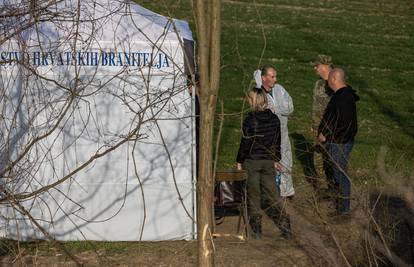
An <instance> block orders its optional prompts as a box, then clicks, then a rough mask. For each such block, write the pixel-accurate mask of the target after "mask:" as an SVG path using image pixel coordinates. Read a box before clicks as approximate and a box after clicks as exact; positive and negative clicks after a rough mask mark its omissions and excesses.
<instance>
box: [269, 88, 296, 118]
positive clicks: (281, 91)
mask: <svg viewBox="0 0 414 267" xmlns="http://www.w3.org/2000/svg"><path fill="white" fill-rule="evenodd" d="M273 97H274V99H275V102H276V105H275V108H276V112H275V113H276V114H278V115H282V116H289V115H290V114H291V113H292V112H293V100H292V98H291V97H290V95H289V93H288V92H287V91H286V90H285V88H283V86H281V85H280V84H277V85H276V86H275V87H274V88H273Z"/></svg>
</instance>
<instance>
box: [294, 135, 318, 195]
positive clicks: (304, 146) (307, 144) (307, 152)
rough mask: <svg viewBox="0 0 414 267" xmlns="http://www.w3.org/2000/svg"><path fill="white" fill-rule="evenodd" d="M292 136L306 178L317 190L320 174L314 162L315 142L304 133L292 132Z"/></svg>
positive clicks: (296, 154)
mask: <svg viewBox="0 0 414 267" xmlns="http://www.w3.org/2000/svg"><path fill="white" fill-rule="evenodd" d="M290 137H291V138H292V139H293V146H294V151H295V156H296V158H297V160H298V161H299V162H300V164H301V167H302V170H303V173H304V174H305V177H306V180H307V181H308V182H309V183H310V184H311V185H312V187H313V188H314V189H315V190H316V189H318V185H317V180H318V174H317V172H316V168H315V162H314V150H313V142H312V141H310V140H306V138H305V136H304V135H303V134H299V133H292V134H291V135H290Z"/></svg>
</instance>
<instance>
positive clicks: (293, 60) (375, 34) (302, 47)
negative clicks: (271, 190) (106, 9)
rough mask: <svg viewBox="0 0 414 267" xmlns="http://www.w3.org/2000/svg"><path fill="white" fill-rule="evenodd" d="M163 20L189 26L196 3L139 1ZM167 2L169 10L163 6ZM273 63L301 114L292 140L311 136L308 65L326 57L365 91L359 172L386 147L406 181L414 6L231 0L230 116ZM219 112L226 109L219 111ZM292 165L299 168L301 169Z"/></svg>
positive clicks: (224, 96) (226, 83)
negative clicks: (261, 69) (256, 74)
mask: <svg viewBox="0 0 414 267" xmlns="http://www.w3.org/2000/svg"><path fill="white" fill-rule="evenodd" d="M136 2H138V3H140V4H142V5H143V6H145V7H147V8H150V9H152V10H154V11H157V12H159V13H161V14H171V15H172V16H174V17H176V18H180V19H185V20H187V21H189V22H190V25H191V27H192V29H193V32H194V33H195V30H194V29H195V27H194V23H193V21H194V20H193V14H192V11H191V5H190V2H189V1H169V0H166V1H143V0H138V1H136ZM160 3H166V4H160ZM262 30H263V32H264V35H265V37H266V49H265V52H264V57H263V59H262V61H261V63H262V64H265V63H266V64H267V63H269V64H273V65H275V66H276V68H277V70H278V78H279V82H280V83H281V84H282V85H284V87H285V88H286V89H287V90H288V91H289V93H290V94H291V96H292V98H293V101H294V104H295V112H294V114H293V115H292V117H291V118H290V122H289V129H290V133H291V134H294V133H295V134H300V135H303V136H304V137H305V138H306V139H307V140H309V141H310V140H311V138H312V136H311V133H310V131H309V128H310V112H311V101H312V100H311V92H312V88H313V84H314V82H315V80H316V79H317V77H316V76H315V74H314V73H313V70H312V68H311V66H310V65H309V62H310V61H311V60H312V59H313V58H315V57H316V55H317V54H321V53H323V54H329V55H331V56H332V57H333V60H334V63H335V65H337V66H340V67H343V68H344V69H345V71H346V72H347V75H348V77H349V79H348V82H349V84H350V85H351V86H353V88H354V89H356V90H357V91H358V94H359V95H360V97H361V101H360V102H359V103H358V115H359V133H358V136H357V140H356V144H355V147H354V150H353V152H352V156H351V163H350V165H351V166H352V168H353V169H357V170H364V171H365V172H370V171H371V172H372V173H373V176H375V174H374V172H373V169H374V168H375V162H376V158H377V153H378V150H379V148H380V146H382V145H385V146H387V147H388V148H389V153H388V155H387V165H388V166H390V167H397V168H398V169H399V170H405V171H407V172H409V171H412V170H413V165H414V164H413V158H414V122H413V118H414V93H413V88H414V2H412V1H411V0H396V1H390V0H388V1H370V0H361V1H339V0H338V1H315V0H284V1H277V0H256V1H251V0H243V1H240V0H234V1H222V43H221V45H222V46H221V47H222V65H223V67H222V72H221V89H220V99H221V100H223V101H224V103H225V112H226V113H237V112H240V111H241V105H242V103H243V95H244V92H245V90H246V89H247V88H248V86H249V84H250V82H251V78H252V77H251V76H252V72H253V70H254V69H255V68H256V67H257V66H258V64H259V61H260V55H261V52H262V49H263V47H264V45H265V39H264V38H263V35H262ZM218 110H219V109H218ZM239 138H240V116H237V115H231V116H226V118H225V123H224V131H223V135H222V139H221V146H220V154H219V162H218V166H219V168H231V167H233V166H234V161H235V155H236V153H237V149H238V143H239ZM298 165H299V163H298V162H297V161H296V162H295V168H296V169H297V170H299V169H300V166H298Z"/></svg>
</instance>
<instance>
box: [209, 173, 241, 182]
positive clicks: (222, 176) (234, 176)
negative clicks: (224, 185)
mask: <svg viewBox="0 0 414 267" xmlns="http://www.w3.org/2000/svg"><path fill="white" fill-rule="evenodd" d="M246 179H247V172H246V171H244V170H243V171H238V170H223V171H216V181H219V182H223V181H243V180H246Z"/></svg>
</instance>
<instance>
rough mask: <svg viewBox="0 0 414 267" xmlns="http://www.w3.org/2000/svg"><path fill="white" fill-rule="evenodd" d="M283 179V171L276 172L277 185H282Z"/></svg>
mask: <svg viewBox="0 0 414 267" xmlns="http://www.w3.org/2000/svg"><path fill="white" fill-rule="evenodd" d="M281 179H282V173H281V172H276V176H275V181H276V185H277V186H280V182H281Z"/></svg>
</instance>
